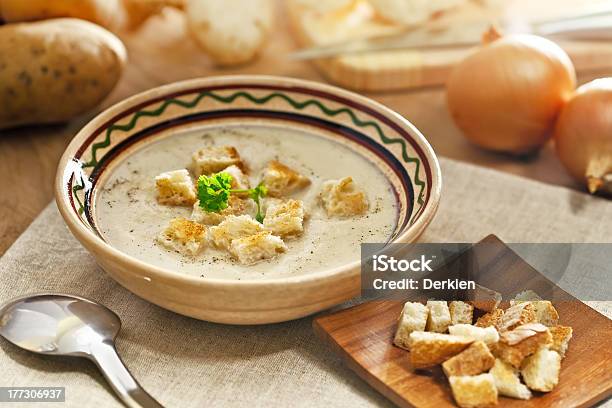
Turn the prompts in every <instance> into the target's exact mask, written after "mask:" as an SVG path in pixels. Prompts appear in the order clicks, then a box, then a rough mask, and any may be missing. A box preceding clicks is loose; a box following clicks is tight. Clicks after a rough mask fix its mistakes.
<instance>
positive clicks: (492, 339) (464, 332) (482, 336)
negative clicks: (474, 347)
mask: <svg viewBox="0 0 612 408" xmlns="http://www.w3.org/2000/svg"><path fill="white" fill-rule="evenodd" d="M448 332H449V333H450V334H452V335H454V336H463V337H467V338H468V339H471V340H474V341H483V342H485V344H487V345H492V344H495V343H497V342H498V341H499V333H497V329H496V328H495V327H494V326H487V327H477V326H472V325H471V324H454V325H452V326H449V327H448Z"/></svg>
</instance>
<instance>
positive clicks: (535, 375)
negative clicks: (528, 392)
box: [521, 347, 561, 392]
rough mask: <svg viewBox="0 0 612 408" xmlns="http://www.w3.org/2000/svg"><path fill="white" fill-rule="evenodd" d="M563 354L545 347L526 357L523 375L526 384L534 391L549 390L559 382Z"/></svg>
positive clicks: (522, 370) (522, 369)
mask: <svg viewBox="0 0 612 408" xmlns="http://www.w3.org/2000/svg"><path fill="white" fill-rule="evenodd" d="M560 371H561V356H560V355H559V353H557V352H556V351H552V350H549V349H547V348H545V347H542V348H540V349H539V350H538V351H537V352H536V353H535V354H533V355H532V356H529V357H527V358H526V359H525V362H524V363H523V367H522V368H521V375H522V376H523V380H524V381H525V384H527V386H528V387H529V388H531V389H532V390H534V391H541V392H549V391H552V389H553V388H555V386H556V385H557V383H558V382H559V372H560Z"/></svg>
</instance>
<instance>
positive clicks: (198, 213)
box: [191, 195, 257, 225]
mask: <svg viewBox="0 0 612 408" xmlns="http://www.w3.org/2000/svg"><path fill="white" fill-rule="evenodd" d="M256 211H257V206H256V204H255V201H253V200H251V199H250V198H245V199H242V198H240V197H237V196H235V195H231V196H230V198H229V200H228V203H227V208H225V209H224V210H221V211H220V212H218V213H216V212H208V211H206V210H204V209H203V208H202V207H200V201H196V202H195V204H194V205H193V211H192V212H191V220H192V221H195V222H198V223H200V224H204V225H218V224H219V223H220V222H221V221H223V220H224V219H225V218H227V217H228V216H229V215H243V214H246V215H250V216H253V215H255V213H256Z"/></svg>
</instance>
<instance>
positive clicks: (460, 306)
mask: <svg viewBox="0 0 612 408" xmlns="http://www.w3.org/2000/svg"><path fill="white" fill-rule="evenodd" d="M448 310H449V311H450V316H451V324H461V323H464V324H472V318H473V316H474V306H472V305H470V304H469V303H465V302H462V301H452V302H450V304H449V306H448Z"/></svg>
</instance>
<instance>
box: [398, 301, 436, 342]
mask: <svg viewBox="0 0 612 408" xmlns="http://www.w3.org/2000/svg"><path fill="white" fill-rule="evenodd" d="M428 314H429V309H427V306H425V305H424V304H422V303H418V302H406V304H405V305H404V308H403V309H402V313H401V314H400V317H399V319H398V321H397V330H396V332H395V338H394V340H393V343H394V344H395V345H396V346H398V347H401V348H403V349H406V350H410V344H409V343H410V333H412V332H413V331H424V330H425V325H426V324H427V315H428Z"/></svg>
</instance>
